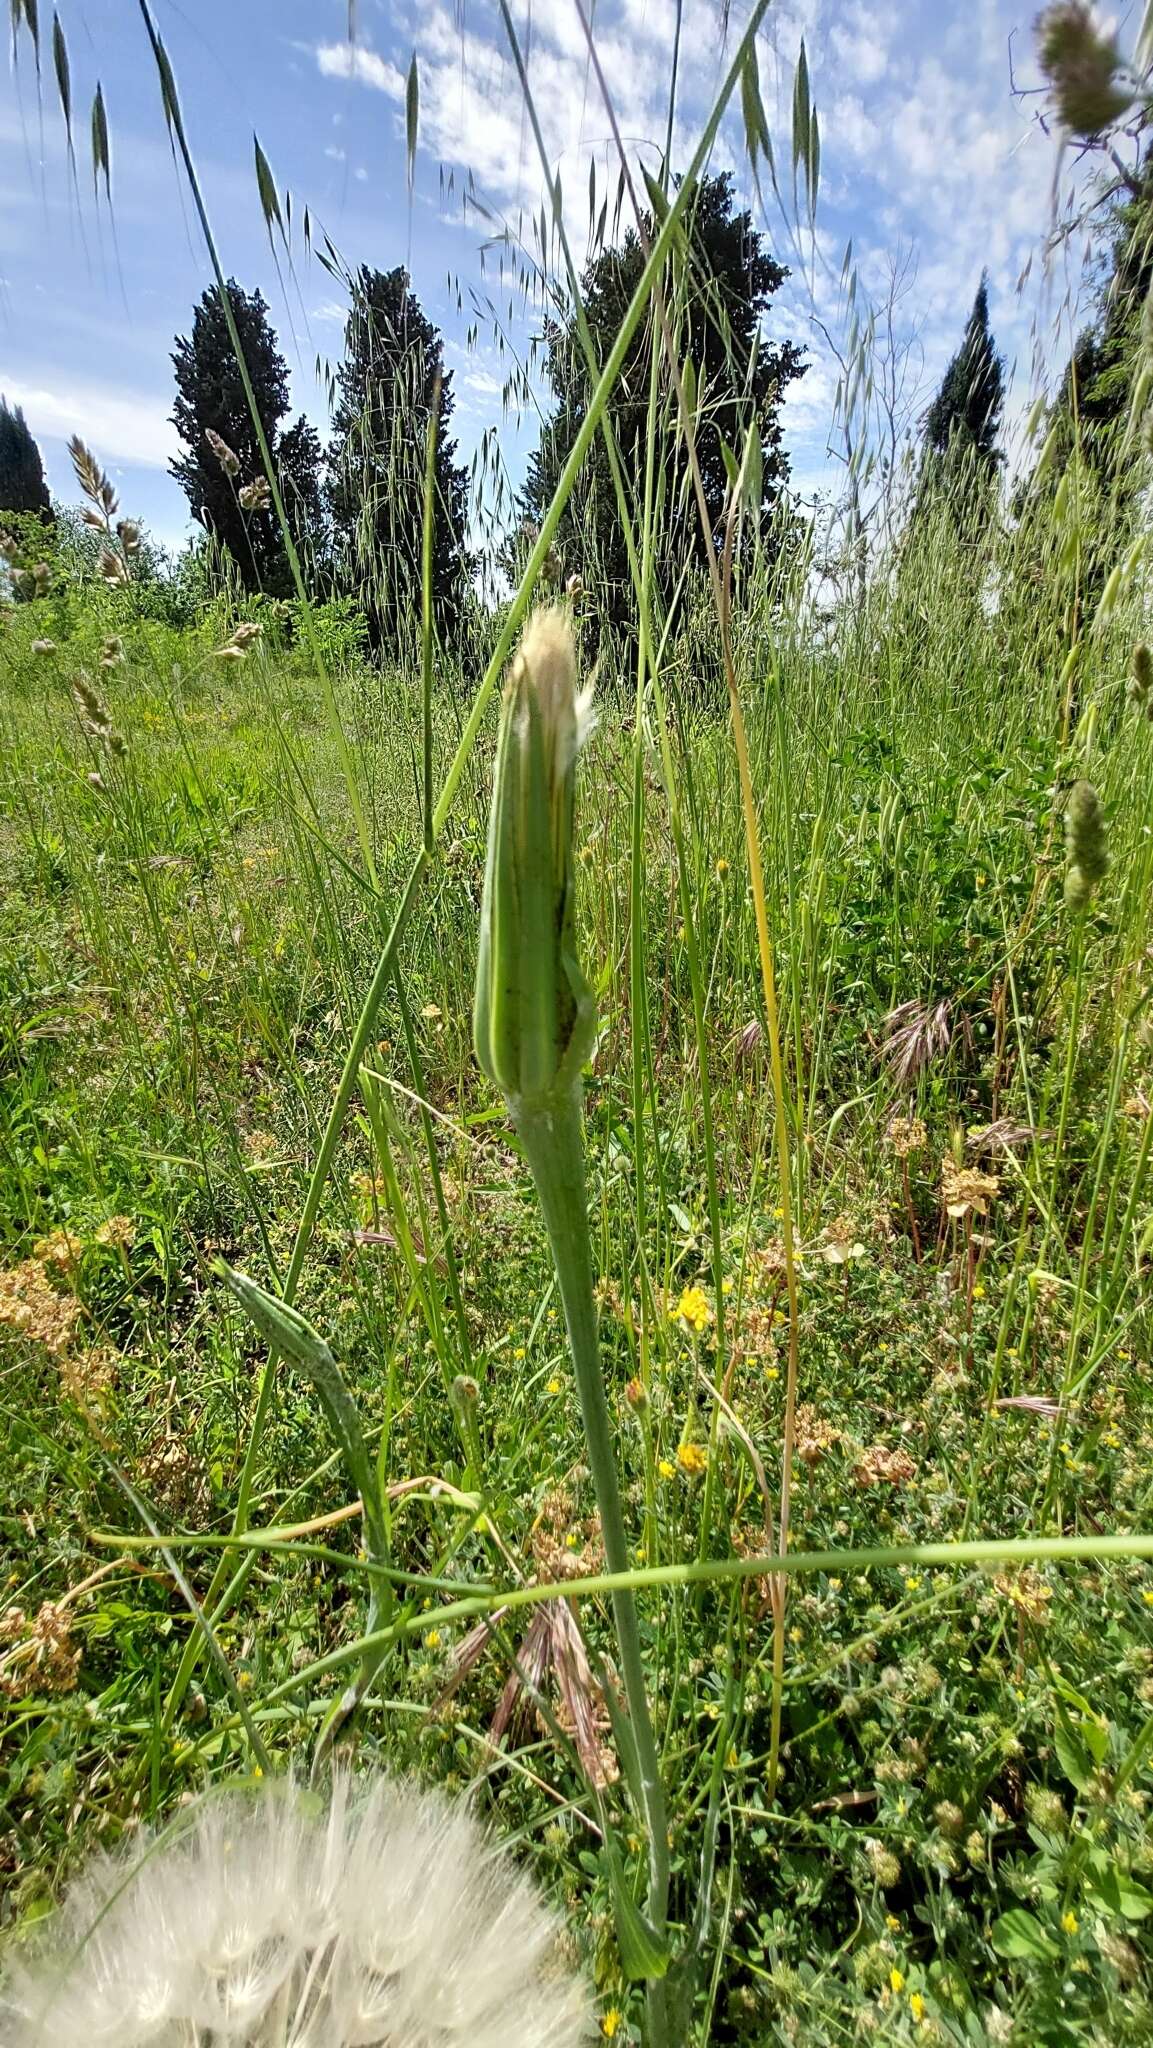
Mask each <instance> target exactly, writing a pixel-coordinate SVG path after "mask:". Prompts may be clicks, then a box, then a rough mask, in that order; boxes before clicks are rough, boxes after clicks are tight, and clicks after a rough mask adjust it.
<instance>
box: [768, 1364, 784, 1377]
mask: <svg viewBox="0 0 1153 2048" xmlns="http://www.w3.org/2000/svg"><path fill="white" fill-rule="evenodd" d="M780 1377H781V1375H780V1371H779V1369H778V1367H777V1366H775V1365H766V1367H765V1378H766V1379H767V1380H779V1379H780Z"/></svg>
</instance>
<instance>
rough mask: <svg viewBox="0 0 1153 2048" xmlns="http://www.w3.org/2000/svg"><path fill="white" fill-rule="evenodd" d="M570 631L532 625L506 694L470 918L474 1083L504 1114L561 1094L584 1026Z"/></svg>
mask: <svg viewBox="0 0 1153 2048" xmlns="http://www.w3.org/2000/svg"><path fill="white" fill-rule="evenodd" d="M590 702H591V699H590V696H589V694H588V693H585V694H578V691H577V684H576V650H575V647H574V644H573V635H572V625H571V622H570V621H569V619H568V617H567V615H566V614H565V612H564V611H562V610H561V609H560V608H559V607H558V606H550V607H549V608H548V609H547V610H543V611H538V612H535V613H534V614H533V617H532V618H531V619H530V620H529V623H528V626H527V628H526V630H525V635H524V639H523V640H522V642H521V645H520V651H519V653H518V654H517V656H516V658H515V660H514V662H513V664H512V668H511V671H510V673H509V679H508V684H507V686H506V689H505V694H504V703H503V706H502V710H501V722H500V735H499V738H498V740H497V757H496V771H495V777H494V783H493V798H492V814H491V820H490V825H489V839H488V860H487V865H486V869H485V880H484V898H483V903H482V907H481V929H480V948H479V953H478V958H477V975H476V1000H475V1004H474V1010H473V1030H474V1038H475V1044H476V1056H477V1059H478V1060H479V1062H480V1064H481V1066H482V1068H483V1069H484V1071H485V1073H486V1074H487V1075H488V1077H489V1079H490V1081H492V1082H493V1083H494V1084H495V1085H496V1087H498V1088H499V1089H500V1090H501V1093H502V1094H503V1095H504V1096H505V1097H506V1098H507V1099H508V1101H509V1102H510V1103H511V1104H512V1105H513V1106H514V1114H515V1113H516V1109H515V1105H516V1104H518V1103H519V1102H521V1101H532V1102H541V1101H543V1100H544V1099H545V1098H547V1097H548V1096H550V1095H551V1094H552V1093H553V1092H554V1091H555V1090H558V1089H559V1090H568V1091H569V1092H571V1091H572V1089H573V1087H574V1086H575V1085H576V1083H577V1082H578V1081H579V1077H580V1070H581V1067H582V1066H583V1064H584V1062H585V1060H586V1059H587V1058H588V1056H589V1053H590V1052H591V1050H592V1045H593V1039H594V1035H595V1020H594V1016H593V1008H592V1000H591V996H590V993H589V988H588V984H587V982H586V981H585V978H584V975H583V974H582V973H581V970H580V967H579V965H578V962H577V956H576V940H575V934H574V922H573V905H574V882H573V861H572V818H573V778H574V770H575V765H576V757H577V753H578V751H579V748H580V745H581V742H582V740H583V738H584V737H585V734H586V733H587V730H588V726H589V720H590Z"/></svg>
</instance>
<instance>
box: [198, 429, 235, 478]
mask: <svg viewBox="0 0 1153 2048" xmlns="http://www.w3.org/2000/svg"><path fill="white" fill-rule="evenodd" d="M204 438H205V440H206V441H207V443H208V445H209V447H210V448H211V450H212V453H213V454H214V455H215V457H216V460H217V461H218V463H219V464H220V467H221V469H222V470H223V471H224V474H225V476H227V477H231V478H232V480H233V482H235V480H236V478H237V477H238V476H239V475H240V457H239V455H237V454H235V453H234V452H233V450H232V449H231V448H230V447H229V445H228V443H227V441H226V440H225V438H224V436H223V434H218V433H217V431H216V429H215V427H205V429H204Z"/></svg>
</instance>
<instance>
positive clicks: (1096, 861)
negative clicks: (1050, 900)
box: [1065, 780, 1109, 911]
mask: <svg viewBox="0 0 1153 2048" xmlns="http://www.w3.org/2000/svg"><path fill="white" fill-rule="evenodd" d="M1065 850H1066V854H1067V857H1068V863H1069V865H1068V870H1067V872H1066V875H1065V902H1066V904H1067V905H1068V907H1069V909H1070V910H1073V911H1078V910H1084V908H1085V906H1086V904H1087V903H1088V901H1089V898H1090V896H1091V895H1092V893H1093V890H1094V889H1095V888H1096V886H1097V884H1098V882H1100V881H1102V880H1103V879H1104V876H1105V873H1106V870H1107V869H1108V866H1109V847H1108V843H1107V840H1106V836H1105V813H1104V811H1103V810H1102V808H1101V799H1100V797H1099V796H1098V794H1097V792H1096V790H1095V789H1094V787H1093V785H1092V783H1091V782H1086V781H1084V780H1081V781H1079V782H1075V783H1074V784H1073V788H1072V790H1071V792H1070V795H1069V801H1068V803H1067V804H1066V806H1065Z"/></svg>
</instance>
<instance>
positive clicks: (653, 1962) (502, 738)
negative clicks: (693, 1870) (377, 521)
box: [473, 606, 669, 2048]
mask: <svg viewBox="0 0 1153 2048" xmlns="http://www.w3.org/2000/svg"><path fill="white" fill-rule="evenodd" d="M588 726H589V694H588V693H582V694H578V692H577V687H576V653H575V650H574V646H573V635H572V626H571V623H570V620H569V618H568V615H567V612H566V611H565V610H563V609H562V608H561V607H559V606H553V607H551V608H549V609H546V610H543V611H538V612H536V613H535V614H534V615H533V617H532V618H531V619H530V620H529V623H528V626H527V628H526V630H525V635H524V638H523V640H522V641H521V645H520V651H519V653H518V654H517V656H516V658H515V660H514V662H513V664H512V667H511V669H510V671H509V678H508V683H507V686H506V688H505V694H504V703H503V706H502V708H501V719H500V735H499V738H498V740H497V751H496V766H495V771H494V776H493V793H492V811H491V814H490V818H489V832H488V858H487V862H486V865H485V877H484V898H483V901H482V904H481V922H480V944H479V950H478V956H477V971H476V1000H475V1004H474V1009H473V1038H474V1042H475V1045H476V1056H477V1059H478V1060H479V1062H480V1065H481V1066H482V1067H483V1069H484V1071H485V1073H486V1074H487V1075H488V1078H489V1080H490V1081H492V1082H493V1083H494V1085H495V1086H496V1087H497V1088H499V1089H500V1091H501V1093H502V1095H503V1096H504V1097H505V1100H506V1101H507V1103H508V1106H509V1110H510V1111H511V1113H512V1118H513V1121H514V1123H515V1124H516V1127H517V1131H518V1133H519V1135H520V1139H521V1143H522V1145H523V1147H524V1153H525V1157H526V1159H527V1161H528V1165H529V1170H530V1171H531V1173H532V1177H533V1180H534V1182H535V1184H536V1191H537V1195H538V1198H539V1200H540V1205H541V1213H542V1215H543V1218H544V1223H545V1228H546V1229H547V1231H548V1235H549V1242H550V1245H551V1247H552V1254H553V1261H554V1264H555V1266H556V1274H557V1280H558V1283H559V1286H560V1294H561V1301H562V1304H563V1307H564V1313H565V1324H566V1328H567V1331H568V1339H569V1348H570V1351H571V1353H572V1364H573V1374H574V1377H575V1379H576V1385H577V1394H578V1398H579V1400H580V1407H581V1419H582V1422H583V1424H584V1434H585V1444H586V1447H587V1451H588V1462H589V1469H590V1471H591V1473H592V1480H593V1487H594V1490H595V1492H596V1498H597V1507H598V1509H599V1511H600V1520H601V1535H602V1538H603V1541H604V1549H605V1561H606V1563H607V1565H608V1568H609V1571H610V1572H613V1573H614V1574H620V1575H621V1576H622V1577H626V1576H627V1573H628V1569H629V1564H630V1553H629V1546H628V1536H627V1532H626V1529H625V1522H624V1514H623V1509H622V1505H621V1492H620V1483H619V1479H618V1475H617V1466H616V1454H615V1449H614V1444H613V1429H612V1421H611V1418H610V1415H609V1408H608V1401H607V1398H606V1394H605V1384H604V1378H603V1375H602V1372H601V1363H600V1348H599V1344H598V1339H597V1315H596V1304H595V1300H594V1296H593V1272H592V1258H591V1250H590V1245H589V1227H588V1198H587V1193H586V1187H585V1170H584V1139H583V1135H582V1131H581V1068H582V1067H583V1065H584V1063H585V1061H586V1060H587V1059H588V1057H589V1055H590V1053H591V1052H592V1049H593V1043H594V1040H595V1037H596V1010H595V1006H594V1003H593V997H592V992H591V990H590V988H589V986H588V983H587V982H586V981H585V978H584V975H583V974H582V973H581V970H580V966H579V963H578V961H577V955H576V935H575V916H574V894H575V884H574V874H573V854H572V839H573V782H574V777H575V772H576V758H577V754H578V753H579V751H580V746H581V742H582V740H583V739H584V738H585V736H586V734H587V731H588ZM611 1604H612V1611H613V1620H614V1623H615V1626H616V1636H617V1648H618V1651H619V1653H620V1668H621V1677H622V1679H623V1681H624V1689H625V1697H626V1700H627V1702H628V1721H629V1725H630V1729H631V1744H632V1748H633V1752H634V1755H635V1759H636V1773H635V1796H636V1798H637V1800H638V1818H639V1819H641V1820H642V1821H643V1825H644V1828H645V1831H646V1833H647V1835H648V1859H649V1883H648V1891H647V1894H646V1899H645V1911H644V1915H643V1916H642V1915H641V1913H640V1911H639V1909H638V1907H637V1905H636V1902H635V1900H634V1899H633V1897H632V1895H631V1893H629V1892H626V1890H625V1888H624V1887H623V1884H622V1883H621V1882H620V1879H619V1876H617V1877H614V1876H612V1874H611V1873H610V1884H611V1885H612V1889H613V1904H614V1910H615V1912H616V1919H617V1935H618V1940H619V1941H620V1944H621V1949H622V1954H623V1953H626V1952H627V1953H629V1954H630V1955H632V1957H633V1958H634V1965H635V1974H636V1975H637V1976H638V1977H645V1978H647V1979H648V1980H649V1981H648V1991H647V1994H646V1998H647V2008H648V2034H647V2039H648V2040H649V2042H650V2044H651V2048H666V2044H667V2043H668V2040H669V2032H668V2015H667V2011H666V2000H665V1987H664V1983H663V1981H662V1980H663V1977H664V1972H665V1969H666V1968H667V1964H668V1955H669V1951H668V1943H667V1913H668V1890H669V1858H668V1821H667V1817H666V1812H665V1803H664V1788H663V1784H662V1780H661V1759H660V1753H659V1750H658V1748H657V1742H656V1736H655V1733H654V1730H653V1724H652V1716H651V1714H650V1712H649V1705H648V1696H647V1693H646V1689H645V1669H644V1659H643V1656H642V1653H641V1639H640V1630H639V1626H638V1622H637V1614H636V1606H635V1602H634V1599H633V1594H632V1590H631V1588H630V1587H627V1586H618V1587H617V1589H616V1590H615V1591H614V1592H613V1594H612V1596H611Z"/></svg>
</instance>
